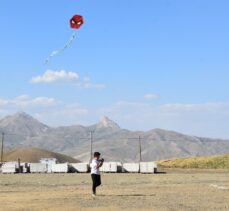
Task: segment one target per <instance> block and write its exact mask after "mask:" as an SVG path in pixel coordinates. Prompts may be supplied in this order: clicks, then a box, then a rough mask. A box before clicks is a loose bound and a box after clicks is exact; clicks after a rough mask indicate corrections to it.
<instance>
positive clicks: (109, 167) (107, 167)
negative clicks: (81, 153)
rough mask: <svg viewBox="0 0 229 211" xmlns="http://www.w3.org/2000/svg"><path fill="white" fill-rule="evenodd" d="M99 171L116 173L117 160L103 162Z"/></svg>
mask: <svg viewBox="0 0 229 211" xmlns="http://www.w3.org/2000/svg"><path fill="white" fill-rule="evenodd" d="M100 171H101V172H104V173H117V172H118V164H117V162H105V163H103V165H102V167H101V168H100Z"/></svg>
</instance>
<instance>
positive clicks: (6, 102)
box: [0, 95, 58, 108]
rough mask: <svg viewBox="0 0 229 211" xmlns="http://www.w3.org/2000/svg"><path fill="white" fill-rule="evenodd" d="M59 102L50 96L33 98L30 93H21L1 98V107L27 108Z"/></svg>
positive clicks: (52, 104)
mask: <svg viewBox="0 0 229 211" xmlns="http://www.w3.org/2000/svg"><path fill="white" fill-rule="evenodd" d="M57 104H58V101H57V100H56V99H54V98H48V97H35V98H32V97H30V96H28V95H21V96H18V97H16V98H14V99H0V106H1V107H11V108H12V107H15V108H26V107H40V106H42V107H50V106H55V105H57Z"/></svg>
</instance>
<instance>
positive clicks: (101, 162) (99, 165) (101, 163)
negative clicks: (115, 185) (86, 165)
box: [97, 159, 104, 169]
mask: <svg viewBox="0 0 229 211" xmlns="http://www.w3.org/2000/svg"><path fill="white" fill-rule="evenodd" d="M103 162H104V159H102V160H101V161H100V163H99V164H98V166H97V169H99V168H100V167H102V165H103Z"/></svg>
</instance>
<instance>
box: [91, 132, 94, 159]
mask: <svg viewBox="0 0 229 211" xmlns="http://www.w3.org/2000/svg"><path fill="white" fill-rule="evenodd" d="M93 133H94V131H90V145H91V146H90V163H91V161H92V158H93V155H92V154H93Z"/></svg>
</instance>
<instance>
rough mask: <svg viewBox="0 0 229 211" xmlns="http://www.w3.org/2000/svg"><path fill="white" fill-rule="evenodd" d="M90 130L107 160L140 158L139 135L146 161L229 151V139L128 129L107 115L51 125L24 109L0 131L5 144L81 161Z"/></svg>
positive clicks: (2, 124) (87, 154)
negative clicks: (84, 123)
mask: <svg viewBox="0 0 229 211" xmlns="http://www.w3.org/2000/svg"><path fill="white" fill-rule="evenodd" d="M90 131H93V151H95V150H98V151H100V152H101V153H102V154H103V156H104V157H105V159H106V160H116V161H138V160H139V140H138V137H139V136H141V146H142V159H143V161H152V160H162V159H170V158H176V157H190V156H207V155H216V154H227V153H229V140H221V139H210V138H202V137H195V136H188V135H184V134H180V133H177V132H173V131H166V130H161V129H153V130H150V131H146V132H143V131H129V130H126V129H122V128H120V127H119V125H118V124H117V123H115V122H114V121H112V120H110V119H109V118H107V117H104V118H102V120H101V121H100V122H99V123H97V124H94V125H91V126H81V125H75V126H74V125H73V126H69V127H57V128H52V127H48V126H47V125H44V124H43V123H41V122H39V121H37V120H36V119H34V118H33V117H31V116H29V115H27V114H25V113H17V114H15V115H12V116H7V117H5V118H4V119H2V120H0V132H5V133H6V136H5V146H6V147H9V148H15V147H37V148H43V149H47V150H50V151H54V152H60V153H64V154H68V155H70V156H73V157H75V158H76V159H79V160H82V161H88V160H89V159H90Z"/></svg>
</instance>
